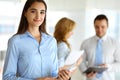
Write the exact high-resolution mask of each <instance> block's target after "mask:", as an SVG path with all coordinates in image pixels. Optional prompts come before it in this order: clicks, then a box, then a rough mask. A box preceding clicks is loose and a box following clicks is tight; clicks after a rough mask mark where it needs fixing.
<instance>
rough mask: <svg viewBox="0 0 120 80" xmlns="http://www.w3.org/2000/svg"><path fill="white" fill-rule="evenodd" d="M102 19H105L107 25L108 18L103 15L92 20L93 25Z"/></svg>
mask: <svg viewBox="0 0 120 80" xmlns="http://www.w3.org/2000/svg"><path fill="white" fill-rule="evenodd" d="M103 19H105V20H106V21H107V24H108V18H107V17H106V15H104V14H100V15H97V16H96V18H95V19H94V23H95V21H96V20H103Z"/></svg>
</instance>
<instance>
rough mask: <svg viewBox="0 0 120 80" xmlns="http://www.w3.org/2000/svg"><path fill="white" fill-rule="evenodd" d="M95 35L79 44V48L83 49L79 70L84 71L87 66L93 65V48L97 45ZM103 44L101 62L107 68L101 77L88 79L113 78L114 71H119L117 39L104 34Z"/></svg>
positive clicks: (103, 79)
mask: <svg viewBox="0 0 120 80" xmlns="http://www.w3.org/2000/svg"><path fill="white" fill-rule="evenodd" d="M98 39H99V38H98V37H97V36H93V37H91V38H89V39H87V40H85V41H84V42H83V43H82V45H81V50H84V51H85V53H84V55H83V63H81V65H80V70H81V71H85V70H86V69H87V68H88V67H90V66H94V60H95V50H96V45H97V40H98ZM102 41H103V42H102V46H103V63H105V64H107V66H108V70H107V71H105V72H104V73H103V76H102V77H101V79H96V78H93V79H88V80H115V75H114V72H115V71H120V44H119V42H118V41H117V40H114V39H113V38H111V37H109V36H107V35H105V36H104V37H102Z"/></svg>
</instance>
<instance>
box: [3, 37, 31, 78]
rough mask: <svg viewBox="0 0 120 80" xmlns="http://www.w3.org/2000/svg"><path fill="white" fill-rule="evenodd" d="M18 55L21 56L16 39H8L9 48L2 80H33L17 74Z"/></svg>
mask: <svg viewBox="0 0 120 80" xmlns="http://www.w3.org/2000/svg"><path fill="white" fill-rule="evenodd" d="M18 57H19V50H18V47H17V46H16V44H15V42H14V39H13V38H11V39H9V41H8V48H7V53H6V58H5V63H4V69H3V79H2V80H32V79H26V78H22V77H17V76H16V73H17V62H18Z"/></svg>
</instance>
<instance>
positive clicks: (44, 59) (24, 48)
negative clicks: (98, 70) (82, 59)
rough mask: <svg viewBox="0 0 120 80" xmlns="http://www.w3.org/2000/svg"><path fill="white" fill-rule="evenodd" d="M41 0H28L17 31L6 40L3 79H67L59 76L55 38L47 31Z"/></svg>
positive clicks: (44, 8)
mask: <svg viewBox="0 0 120 80" xmlns="http://www.w3.org/2000/svg"><path fill="white" fill-rule="evenodd" d="M46 11H47V6H46V3H45V2H44V0H27V1H26V3H25V6H24V8H23V12H22V16H21V20H20V24H19V28H18V31H17V33H16V34H15V35H14V36H12V37H11V38H10V39H9V41H8V48H7V53H6V59H5V64H4V70H3V80H67V79H68V78H69V76H68V75H69V71H67V70H62V71H60V73H59V75H58V61H57V44H56V40H55V39H54V38H53V37H52V36H50V35H48V34H47V32H46Z"/></svg>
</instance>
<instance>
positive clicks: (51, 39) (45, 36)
mask: <svg viewBox="0 0 120 80" xmlns="http://www.w3.org/2000/svg"><path fill="white" fill-rule="evenodd" d="M42 38H44V39H45V40H50V41H55V42H56V39H55V38H54V37H53V36H51V35H49V34H46V33H42Z"/></svg>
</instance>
